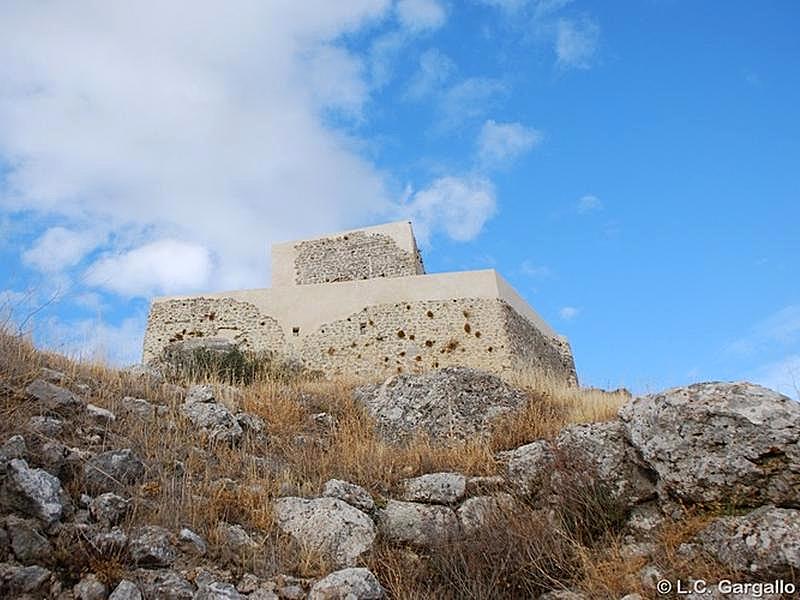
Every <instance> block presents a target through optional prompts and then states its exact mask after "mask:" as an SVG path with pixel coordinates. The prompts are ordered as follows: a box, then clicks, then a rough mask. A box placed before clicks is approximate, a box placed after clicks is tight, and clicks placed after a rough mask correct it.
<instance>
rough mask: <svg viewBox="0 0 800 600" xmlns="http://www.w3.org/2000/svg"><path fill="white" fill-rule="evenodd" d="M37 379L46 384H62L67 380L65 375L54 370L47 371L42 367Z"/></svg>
mask: <svg viewBox="0 0 800 600" xmlns="http://www.w3.org/2000/svg"><path fill="white" fill-rule="evenodd" d="M38 378H39V379H43V380H44V381H46V382H48V383H62V382H64V381H66V380H67V376H66V374H65V373H63V372H61V371H56V370H55V369H49V368H47V367H42V368H41V369H39V377H38Z"/></svg>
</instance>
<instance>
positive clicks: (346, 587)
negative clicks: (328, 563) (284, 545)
mask: <svg viewBox="0 0 800 600" xmlns="http://www.w3.org/2000/svg"><path fill="white" fill-rule="evenodd" d="M384 597H385V592H384V590H383V587H381V584H380V583H379V582H378V580H377V578H376V577H375V575H373V574H372V573H371V572H370V571H369V570H368V569H364V568H349V569H342V570H340V571H334V572H333V573H331V574H330V575H328V576H327V577H324V578H323V579H320V580H319V581H318V582H317V583H315V584H314V587H312V588H311V591H310V592H309V593H308V600H380V599H381V598H384Z"/></svg>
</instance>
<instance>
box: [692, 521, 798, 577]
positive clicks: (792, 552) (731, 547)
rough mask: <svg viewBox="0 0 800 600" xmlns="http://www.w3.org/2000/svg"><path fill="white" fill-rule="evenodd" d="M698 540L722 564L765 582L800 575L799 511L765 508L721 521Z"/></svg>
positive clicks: (706, 530)
mask: <svg viewBox="0 0 800 600" xmlns="http://www.w3.org/2000/svg"><path fill="white" fill-rule="evenodd" d="M697 537H698V540H699V541H700V543H701V544H702V545H703V547H704V549H705V550H706V551H707V552H709V553H710V554H711V555H712V556H714V558H716V559H717V560H718V561H719V562H720V563H722V564H723V565H725V566H726V567H729V568H731V569H735V570H737V571H744V572H748V573H751V574H752V575H754V576H756V577H758V578H759V579H761V580H762V581H768V580H771V579H772V578H787V579H788V578H789V577H791V573H792V572H794V573H797V572H798V571H800V510H794V509H787V508H776V507H774V506H763V507H761V508H759V509H756V510H754V511H752V512H750V513H748V514H746V515H744V516H741V517H721V518H719V519H716V520H715V521H714V522H713V523H711V525H709V526H708V527H706V528H705V529H704V530H703V531H701V532H700V533H699V534H698V536H697Z"/></svg>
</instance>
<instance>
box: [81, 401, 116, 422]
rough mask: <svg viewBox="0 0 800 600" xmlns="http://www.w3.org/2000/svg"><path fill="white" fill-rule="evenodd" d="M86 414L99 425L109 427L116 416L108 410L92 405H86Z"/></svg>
mask: <svg viewBox="0 0 800 600" xmlns="http://www.w3.org/2000/svg"><path fill="white" fill-rule="evenodd" d="M86 412H87V413H88V414H89V416H90V417H91V418H92V419H94V420H95V421H96V422H97V423H99V424H101V425H110V424H111V423H113V422H114V421H116V420H117V417H116V415H114V413H112V412H111V411H110V410H106V409H105V408H101V407H99V406H95V405H94V404H87V405H86Z"/></svg>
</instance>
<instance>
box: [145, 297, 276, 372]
mask: <svg viewBox="0 0 800 600" xmlns="http://www.w3.org/2000/svg"><path fill="white" fill-rule="evenodd" d="M204 337H205V338H210V337H221V338H225V339H229V340H231V341H233V342H236V344H237V345H238V346H239V347H240V348H242V349H243V350H256V351H261V350H266V349H280V348H283V347H284V346H285V345H286V337H285V336H284V333H283V329H282V328H281V326H280V324H279V323H278V321H277V320H275V319H273V318H272V317H270V316H269V315H265V314H264V313H263V312H261V311H260V310H259V309H258V308H257V307H256V306H254V305H252V304H250V303H249V302H239V301H238V300H233V299H232V298H184V299H179V300H167V301H164V302H153V304H152V306H151V307H150V316H149V317H148V319H147V330H146V331H145V335H144V355H143V360H144V363H145V364H147V363H150V362H152V361H153V360H154V359H156V358H158V357H159V356H160V355H161V353H162V352H163V350H164V348H165V347H166V346H167V345H168V344H170V343H172V342H180V341H183V340H190V339H197V338H204Z"/></svg>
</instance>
